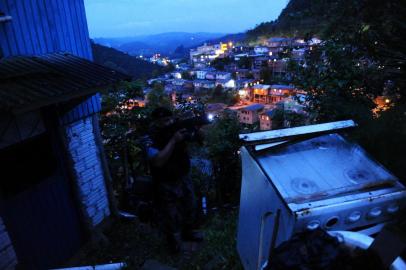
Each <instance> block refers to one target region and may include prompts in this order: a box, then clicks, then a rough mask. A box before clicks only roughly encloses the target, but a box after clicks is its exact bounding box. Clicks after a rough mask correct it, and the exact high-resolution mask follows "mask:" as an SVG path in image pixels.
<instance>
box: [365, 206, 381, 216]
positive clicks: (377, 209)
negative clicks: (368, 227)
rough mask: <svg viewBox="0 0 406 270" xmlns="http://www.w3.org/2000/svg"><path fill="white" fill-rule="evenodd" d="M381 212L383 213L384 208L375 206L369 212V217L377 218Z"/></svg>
mask: <svg viewBox="0 0 406 270" xmlns="http://www.w3.org/2000/svg"><path fill="white" fill-rule="evenodd" d="M381 214H382V209H381V208H380V207H375V208H372V209H371V210H370V211H369V212H368V217H370V218H376V217H379V216H380V215H381Z"/></svg>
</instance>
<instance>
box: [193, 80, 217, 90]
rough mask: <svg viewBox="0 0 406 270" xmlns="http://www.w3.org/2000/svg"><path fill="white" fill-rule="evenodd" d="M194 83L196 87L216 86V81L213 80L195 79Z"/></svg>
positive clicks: (208, 87)
mask: <svg viewBox="0 0 406 270" xmlns="http://www.w3.org/2000/svg"><path fill="white" fill-rule="evenodd" d="M193 85H194V87H195V89H199V88H203V89H211V88H214V87H216V82H215V81H211V80H194V81H193Z"/></svg>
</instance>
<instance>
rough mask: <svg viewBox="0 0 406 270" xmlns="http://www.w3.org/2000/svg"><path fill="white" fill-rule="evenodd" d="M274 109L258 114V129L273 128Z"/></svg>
mask: <svg viewBox="0 0 406 270" xmlns="http://www.w3.org/2000/svg"><path fill="white" fill-rule="evenodd" d="M275 113H276V110H268V111H265V112H263V113H261V114H260V115H259V128H260V130H271V129H272V128H273V118H274V116H275Z"/></svg>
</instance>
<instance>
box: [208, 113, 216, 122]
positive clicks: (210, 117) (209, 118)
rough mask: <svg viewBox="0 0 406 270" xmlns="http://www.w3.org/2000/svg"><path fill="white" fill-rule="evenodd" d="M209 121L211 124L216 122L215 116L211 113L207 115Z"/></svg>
mask: <svg viewBox="0 0 406 270" xmlns="http://www.w3.org/2000/svg"><path fill="white" fill-rule="evenodd" d="M207 119H208V120H209V121H210V122H212V121H213V120H214V115H213V114H211V113H209V114H208V115H207Z"/></svg>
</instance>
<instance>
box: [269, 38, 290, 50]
mask: <svg viewBox="0 0 406 270" xmlns="http://www.w3.org/2000/svg"><path fill="white" fill-rule="evenodd" d="M292 42H293V39H291V38H285V37H272V38H270V39H268V41H267V44H268V46H269V47H272V48H284V47H290V46H292Z"/></svg>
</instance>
